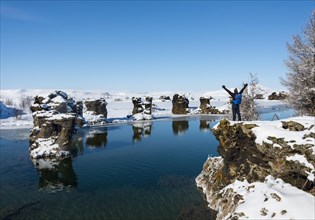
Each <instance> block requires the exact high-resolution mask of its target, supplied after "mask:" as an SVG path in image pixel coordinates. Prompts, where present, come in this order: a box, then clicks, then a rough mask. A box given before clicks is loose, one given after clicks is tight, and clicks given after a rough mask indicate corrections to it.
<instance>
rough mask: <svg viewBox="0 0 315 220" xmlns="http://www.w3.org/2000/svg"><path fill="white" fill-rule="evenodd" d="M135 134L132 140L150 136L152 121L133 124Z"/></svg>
mask: <svg viewBox="0 0 315 220" xmlns="http://www.w3.org/2000/svg"><path fill="white" fill-rule="evenodd" d="M132 130H133V136H132V141H133V142H138V141H141V139H142V137H143V136H150V135H151V130H152V122H136V123H134V124H132Z"/></svg>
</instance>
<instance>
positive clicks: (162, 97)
mask: <svg viewBox="0 0 315 220" xmlns="http://www.w3.org/2000/svg"><path fill="white" fill-rule="evenodd" d="M159 99H160V100H161V101H162V102H165V101H171V98H170V97H169V96H166V95H161V96H160V98H159Z"/></svg>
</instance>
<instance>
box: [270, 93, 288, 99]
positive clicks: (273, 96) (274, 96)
mask: <svg viewBox="0 0 315 220" xmlns="http://www.w3.org/2000/svg"><path fill="white" fill-rule="evenodd" d="M287 96H288V94H287V93H285V92H279V93H278V94H277V93H276V92H273V93H271V94H270V95H269V96H268V100H284V99H286V98H287Z"/></svg>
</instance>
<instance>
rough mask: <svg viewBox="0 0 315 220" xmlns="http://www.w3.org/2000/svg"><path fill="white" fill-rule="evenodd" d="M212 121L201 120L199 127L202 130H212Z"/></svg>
mask: <svg viewBox="0 0 315 220" xmlns="http://www.w3.org/2000/svg"><path fill="white" fill-rule="evenodd" d="M210 123H211V121H209V120H200V125H199V129H200V131H209V130H210Z"/></svg>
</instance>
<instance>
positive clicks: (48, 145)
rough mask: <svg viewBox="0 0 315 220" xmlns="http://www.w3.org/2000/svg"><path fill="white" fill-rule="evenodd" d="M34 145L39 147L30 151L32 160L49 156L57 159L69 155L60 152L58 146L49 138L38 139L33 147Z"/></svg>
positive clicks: (66, 152)
mask: <svg viewBox="0 0 315 220" xmlns="http://www.w3.org/2000/svg"><path fill="white" fill-rule="evenodd" d="M36 144H37V145H39V147H37V148H35V149H33V150H31V151H30V155H31V158H33V159H37V158H43V157H50V156H54V157H57V158H58V157H61V156H66V155H69V152H68V151H62V150H60V147H59V145H58V144H55V143H54V140H53V139H51V138H38V139H37V140H36V143H35V145H36Z"/></svg>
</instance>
